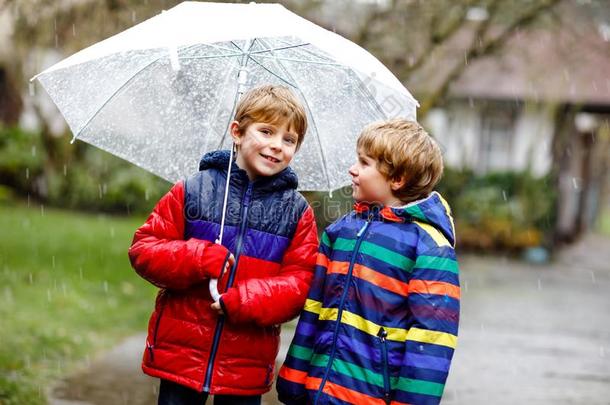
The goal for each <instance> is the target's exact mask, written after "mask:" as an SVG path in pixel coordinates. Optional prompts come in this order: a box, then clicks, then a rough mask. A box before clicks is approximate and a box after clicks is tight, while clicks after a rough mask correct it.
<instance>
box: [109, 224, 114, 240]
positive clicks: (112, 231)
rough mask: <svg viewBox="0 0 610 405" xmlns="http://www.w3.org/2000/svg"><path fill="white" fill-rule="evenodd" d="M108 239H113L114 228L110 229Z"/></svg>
mask: <svg viewBox="0 0 610 405" xmlns="http://www.w3.org/2000/svg"><path fill="white" fill-rule="evenodd" d="M110 237H111V238H114V226H111V227H110Z"/></svg>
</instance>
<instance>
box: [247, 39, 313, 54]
mask: <svg viewBox="0 0 610 405" xmlns="http://www.w3.org/2000/svg"><path fill="white" fill-rule="evenodd" d="M261 42H262V41H261ZM306 45H311V43H309V42H306V43H303V44H297V45H288V46H282V47H280V48H269V49H262V50H260V51H254V52H251V53H252V54H259V53H265V52H273V51H283V50H284V49H291V48H298V47H300V46H306Z"/></svg>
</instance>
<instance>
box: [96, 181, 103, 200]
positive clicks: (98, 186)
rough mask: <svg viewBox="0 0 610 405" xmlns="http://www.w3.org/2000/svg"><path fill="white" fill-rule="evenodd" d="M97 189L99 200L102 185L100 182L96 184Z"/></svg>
mask: <svg viewBox="0 0 610 405" xmlns="http://www.w3.org/2000/svg"><path fill="white" fill-rule="evenodd" d="M97 190H98V194H99V197H100V200H101V199H102V185H101V184H98V185H97Z"/></svg>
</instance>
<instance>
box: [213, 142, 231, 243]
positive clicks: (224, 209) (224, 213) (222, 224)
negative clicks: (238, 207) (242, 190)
mask: <svg viewBox="0 0 610 405" xmlns="http://www.w3.org/2000/svg"><path fill="white" fill-rule="evenodd" d="M234 151H235V143H233V144H232V145H231V154H230V155H229V167H228V168H227V181H226V183H225V195H224V199H223V202H222V217H221V220H220V234H219V235H218V239H216V243H218V244H222V236H223V234H224V230H225V219H226V216H227V200H228V198H229V183H230V181H231V165H232V164H233V153H234Z"/></svg>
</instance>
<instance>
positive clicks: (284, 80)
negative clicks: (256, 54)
mask: <svg viewBox="0 0 610 405" xmlns="http://www.w3.org/2000/svg"><path fill="white" fill-rule="evenodd" d="M248 57H249V58H250V60H252V61H253V62H254V63H256V64H257V65H258V66H260V67H262V68H263V69H265V70H266V71H267V72H269V73H270V74H272V75H273V76H275V77H277V78H278V79H280V80H281V81H283V82H284V83H286V84H287V85H289V86H291V87H294V88H297V86H296V85H295V84H293V83H290V82H289V81H288V80H286V79H284V78H283V77H281V76H280V75H278V74H276V73H275V72H273V71H271V70H269V69H268V68H267V67H265V66H263V65H262V64H261V63H260V62H259V61H257V60H256V59H254V58H253V57H252V56H250V55H248Z"/></svg>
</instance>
